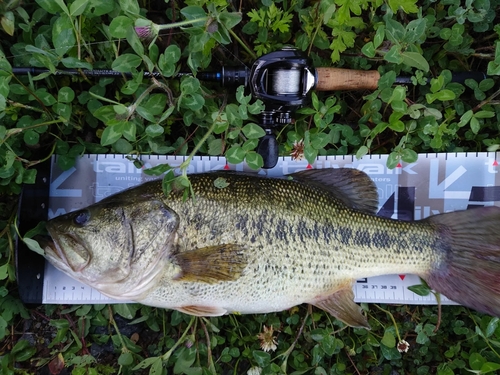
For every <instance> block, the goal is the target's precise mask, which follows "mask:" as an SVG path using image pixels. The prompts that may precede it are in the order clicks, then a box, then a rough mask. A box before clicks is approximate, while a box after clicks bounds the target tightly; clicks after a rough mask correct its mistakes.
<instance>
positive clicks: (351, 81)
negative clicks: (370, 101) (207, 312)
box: [315, 68, 380, 91]
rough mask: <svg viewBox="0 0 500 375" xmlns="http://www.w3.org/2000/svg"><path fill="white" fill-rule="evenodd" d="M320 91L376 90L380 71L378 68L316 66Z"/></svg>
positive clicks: (317, 88)
mask: <svg viewBox="0 0 500 375" xmlns="http://www.w3.org/2000/svg"><path fill="white" fill-rule="evenodd" d="M316 76H317V80H316V87H315V89H316V90H318V91H337V90H344V91H345V90H375V89H376V88H377V87H378V81H379V79H380V73H379V72H377V71H376V70H351V69H341V68H316Z"/></svg>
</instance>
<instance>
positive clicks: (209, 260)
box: [173, 244, 248, 284]
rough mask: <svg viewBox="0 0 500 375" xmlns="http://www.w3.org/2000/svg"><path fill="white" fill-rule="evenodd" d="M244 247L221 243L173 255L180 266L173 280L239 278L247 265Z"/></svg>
mask: <svg viewBox="0 0 500 375" xmlns="http://www.w3.org/2000/svg"><path fill="white" fill-rule="evenodd" d="M244 249H245V248H244V247H243V246H240V245H237V244H222V245H215V246H208V247H203V248H199V249H196V250H190V251H185V252H181V253H178V254H175V255H174V256H173V258H174V262H176V263H177V264H178V265H179V267H180V268H181V272H180V273H179V275H177V276H176V277H175V278H174V280H179V281H192V282H204V283H208V284H214V283H217V282H219V281H234V280H237V279H239V278H240V276H241V274H242V272H243V269H244V268H245V267H246V265H247V262H248V261H247V259H246V256H245V253H244Z"/></svg>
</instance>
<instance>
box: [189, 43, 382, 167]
mask: <svg viewBox="0 0 500 375" xmlns="http://www.w3.org/2000/svg"><path fill="white" fill-rule="evenodd" d="M198 78H199V79H202V80H210V81H217V82H219V83H220V84H221V85H222V86H240V85H244V86H245V87H247V88H249V89H250V92H251V94H252V96H253V97H254V98H256V99H260V100H262V101H263V102H264V104H265V106H266V109H265V110H264V111H262V112H261V113H260V126H262V128H263V129H264V130H265V131H266V135H265V136H264V137H262V138H261V139H260V141H259V145H258V147H257V152H258V153H259V154H260V155H261V156H262V158H263V159H264V168H273V167H274V166H275V165H276V163H277V162H278V143H277V141H276V137H275V135H274V134H273V132H272V130H273V129H274V128H275V127H277V126H283V125H287V124H290V123H291V122H292V114H293V112H294V111H295V110H297V109H298V108H300V107H301V106H303V105H305V104H307V102H308V100H309V97H310V96H309V93H310V92H311V91H312V90H319V91H332V90H356V89H376V88H377V84H378V80H379V78H380V75H379V73H378V72H377V71H361V70H346V69H338V68H314V67H312V65H311V62H310V61H309V59H308V58H307V57H306V56H304V55H303V54H302V53H301V52H299V51H298V50H297V49H295V48H291V47H285V48H283V49H281V50H279V51H275V52H271V53H269V54H266V55H264V56H262V57H260V58H259V59H257V60H256V61H255V62H254V63H253V65H252V67H251V68H250V69H248V68H246V67H223V68H222V71H221V72H217V73H208V72H202V73H200V74H199V75H198Z"/></svg>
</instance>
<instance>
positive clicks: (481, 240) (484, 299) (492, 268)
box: [426, 207, 500, 316]
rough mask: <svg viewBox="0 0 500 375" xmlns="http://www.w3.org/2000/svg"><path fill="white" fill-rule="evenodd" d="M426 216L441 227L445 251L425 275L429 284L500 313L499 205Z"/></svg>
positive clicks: (484, 309)
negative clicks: (441, 258) (439, 261)
mask: <svg viewBox="0 0 500 375" xmlns="http://www.w3.org/2000/svg"><path fill="white" fill-rule="evenodd" d="M426 220H427V221H428V222H430V223H432V224H433V225H435V226H436V227H437V228H438V230H440V231H441V234H442V236H443V237H442V239H443V250H444V251H445V252H446V255H445V260H444V261H443V262H441V264H439V265H437V267H436V268H435V269H433V270H431V272H430V274H429V275H428V276H427V277H426V279H427V280H426V281H427V283H428V284H429V286H430V287H431V288H432V289H434V290H435V291H437V292H439V293H441V294H443V295H445V296H446V297H448V298H449V299H451V300H453V301H455V302H457V303H460V304H462V305H464V306H467V307H470V308H472V309H475V310H477V311H480V312H483V313H487V314H490V315H494V316H500V207H483V208H476V209H472V210H467V211H459V212H452V213H447V214H442V215H436V216H432V217H430V218H428V219H426Z"/></svg>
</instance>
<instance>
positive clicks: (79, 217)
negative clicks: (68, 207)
mask: <svg viewBox="0 0 500 375" xmlns="http://www.w3.org/2000/svg"><path fill="white" fill-rule="evenodd" d="M89 220H90V212H89V211H88V210H83V211H80V212H78V213H77V214H76V215H75V216H73V223H74V224H75V225H78V226H79V227H82V226H84V225H85V224H87V223H88V221H89Z"/></svg>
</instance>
